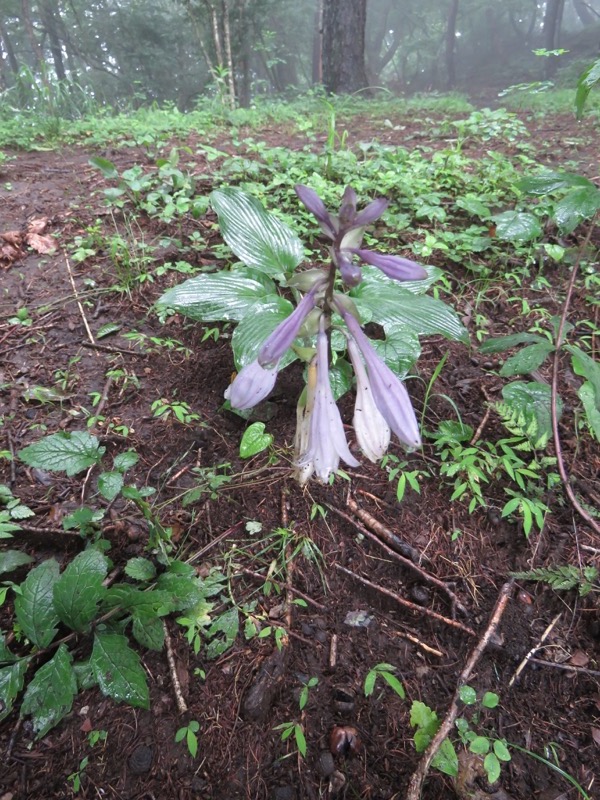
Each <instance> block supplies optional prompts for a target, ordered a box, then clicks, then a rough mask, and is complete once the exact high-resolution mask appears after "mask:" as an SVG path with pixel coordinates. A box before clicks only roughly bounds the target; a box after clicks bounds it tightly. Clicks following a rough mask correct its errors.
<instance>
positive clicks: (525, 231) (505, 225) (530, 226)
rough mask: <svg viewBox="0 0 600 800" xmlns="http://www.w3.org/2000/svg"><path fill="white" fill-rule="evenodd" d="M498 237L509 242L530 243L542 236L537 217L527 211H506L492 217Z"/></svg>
mask: <svg viewBox="0 0 600 800" xmlns="http://www.w3.org/2000/svg"><path fill="white" fill-rule="evenodd" d="M492 219H493V221H494V222H495V223H496V236H497V237H498V238H499V239H504V240H505V241H508V242H529V241H531V240H532V239H537V238H538V237H540V236H541V235H542V228H541V225H540V223H539V222H538V219H537V217H535V216H534V215H533V214H529V213H527V212H526V211H504V212H503V213H502V214H494V216H493V217H492Z"/></svg>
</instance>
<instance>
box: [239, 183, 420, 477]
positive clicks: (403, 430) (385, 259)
mask: <svg viewBox="0 0 600 800" xmlns="http://www.w3.org/2000/svg"><path fill="white" fill-rule="evenodd" d="M296 193H297V195H298V197H299V198H300V200H301V201H302V203H303V204H304V205H305V206H306V208H307V209H308V210H309V211H310V212H311V213H312V214H313V215H314V216H315V217H316V218H317V220H318V221H319V223H320V225H321V230H322V231H323V233H324V234H325V235H326V236H327V237H328V238H329V239H330V240H331V242H332V245H331V247H330V253H331V258H332V266H331V269H330V270H329V272H325V271H323V270H309V271H307V272H304V273H300V274H299V275H298V276H297V280H296V281H295V282H294V281H292V283H294V285H295V286H296V287H301V288H303V289H308V291H307V293H306V294H305V295H304V296H303V297H302V299H301V300H300V302H299V303H298V305H297V307H296V308H295V310H294V311H293V312H292V313H291V314H290V315H289V317H287V318H286V319H284V320H283V322H281V323H280V324H279V325H278V326H277V327H276V328H275V330H274V331H273V332H272V333H271V334H270V336H268V337H267V339H266V340H265V341H264V342H263V344H262V346H261V348H260V350H259V352H258V356H257V358H256V359H255V361H253V362H252V363H250V364H248V365H246V366H245V367H244V368H243V369H242V370H241V371H240V372H239V374H238V375H237V376H236V378H235V380H234V381H233V383H232V384H231V385H230V386H229V387H228V389H227V391H226V392H225V397H226V398H227V399H228V400H229V402H230V403H231V406H232V407H233V408H237V409H248V408H252V407H254V406H255V405H257V404H258V403H260V402H261V401H262V400H264V399H265V398H266V397H267V396H268V395H269V394H270V392H271V391H272V389H273V387H274V385H275V381H276V379H277V371H278V368H279V363H280V361H281V359H282V357H283V356H284V354H285V353H286V351H287V350H288V349H289V348H290V347H291V346H292V345H293V343H294V340H295V339H296V338H297V336H298V335H299V333H300V331H301V328H302V326H303V324H304V323H305V322H306V321H307V317H308V316H309V314H311V313H312V314H313V315H317V316H318V332H317V337H316V350H315V351H314V355H313V356H312V359H311V360H310V362H309V364H308V381H307V386H306V390H305V392H303V395H302V397H301V399H300V402H299V404H298V411H297V417H298V420H297V422H298V424H297V431H296V475H297V478H298V480H299V481H300V483H302V484H304V483H306V481H308V479H309V478H310V477H311V476H312V475H313V474H314V475H315V476H316V477H317V478H318V479H319V480H320V481H323V482H326V481H327V480H328V479H329V476H330V475H331V474H332V473H334V472H335V471H336V470H337V469H338V466H339V462H340V459H341V460H342V461H344V463H345V464H347V465H348V466H350V467H356V466H358V464H359V462H358V461H357V460H356V458H355V457H354V456H353V455H352V453H351V452H350V449H349V447H348V443H347V441H346V435H345V433H344V426H343V423H342V419H341V417H340V412H339V410H338V407H337V405H336V402H335V399H334V396H333V392H332V389H331V382H330V378H329V348H330V343H329V335H330V329H331V325H332V321H331V317H332V313H333V312H337V313H338V314H339V315H340V317H341V318H342V320H343V321H344V323H345V329H344V333H345V335H346V338H347V345H348V354H349V356H350V361H351V362H352V366H353V369H354V374H355V377H356V404H355V408H354V419H353V425H354V432H355V434H356V440H357V443H358V446H359V447H360V449H361V451H362V452H363V453H364V455H365V456H366V457H367V458H368V459H370V460H371V461H378V460H379V459H381V458H382V456H383V455H384V453H385V452H386V450H387V448H388V446H389V443H390V438H391V433H392V432H393V433H394V434H395V435H396V436H397V437H398V439H399V441H400V442H401V443H402V444H403V445H405V446H406V447H408V448H414V447H419V445H420V443H421V438H420V435H419V426H418V423H417V420H416V417H415V413H414V410H413V407H412V405H411V402H410V398H409V396H408V393H407V391H406V389H405V388H404V386H403V385H402V383H401V381H400V380H399V379H398V377H397V376H396V375H394V373H393V372H392V370H391V369H390V368H389V367H388V366H387V364H385V363H384V362H383V361H382V360H381V359H380V358H379V356H378V355H377V353H376V352H375V349H374V348H373V346H372V344H371V343H370V341H369V339H368V337H367V336H366V335H365V333H364V332H363V330H362V328H361V325H360V321H359V320H358V319H357V317H356V315H355V313H353V311H352V310H350V309H351V308H352V305H351V304H349V303H348V302H347V301H346V302H345V300H346V298H345V295H343V294H339V293H336V292H335V291H334V284H335V276H336V269H339V272H340V275H341V278H342V282H343V283H344V284H345V285H346V286H355V285H356V284H357V283H359V282H360V280H361V277H362V275H361V270H360V266H359V264H357V263H356V261H355V259H357V260H358V261H360V262H363V263H366V264H371V265H373V266H375V267H378V268H379V269H380V270H381V271H382V272H383V273H384V274H385V275H387V276H388V277H389V278H393V279H395V280H401V281H402V280H422V279H423V278H425V277H426V276H427V273H426V271H425V270H424V269H423V267H422V266H420V265H419V264H416V263H415V262H414V261H410V260H408V259H405V258H400V257H399V256H393V255H384V254H382V253H377V252H374V251H371V250H366V249H363V248H361V243H362V238H363V235H364V232H365V229H366V227H367V226H368V225H370V224H371V223H373V222H375V221H376V220H377V219H379V217H380V216H381V215H382V214H383V212H384V211H385V209H386V207H387V201H386V200H385V199H383V198H379V199H377V200H374V201H373V202H371V203H370V204H369V205H367V206H366V208H364V209H363V210H362V211H360V212H358V211H357V209H356V194H355V192H354V190H353V189H352V188H350V187H347V188H346V190H345V191H344V194H343V197H342V204H341V207H340V209H339V212H338V214H337V215H334V214H330V213H329V212H328V211H327V209H326V208H325V205H324V203H323V201H322V200H321V198H320V197H319V196H318V195H317V194H316V192H314V191H313V190H312V189H309V188H308V187H307V186H296Z"/></svg>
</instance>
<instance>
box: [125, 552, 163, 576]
mask: <svg viewBox="0 0 600 800" xmlns="http://www.w3.org/2000/svg"><path fill="white" fill-rule="evenodd" d="M125 574H126V575H129V577H130V578H133V579H134V581H151V580H152V579H153V578H154V577H155V575H156V567H155V566H154V564H153V563H152V561H150V560H149V559H147V558H141V557H136V558H130V559H129V561H128V562H127V564H125Z"/></svg>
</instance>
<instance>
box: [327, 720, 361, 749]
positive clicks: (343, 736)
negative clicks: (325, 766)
mask: <svg viewBox="0 0 600 800" xmlns="http://www.w3.org/2000/svg"><path fill="white" fill-rule="evenodd" d="M360 747H361V742H360V738H359V736H358V731H357V730H356V728H353V727H351V726H350V725H336V726H335V727H334V728H332V729H331V733H330V734H329V749H330V750H331V752H332V753H333V755H334V756H347V755H349V754H351V755H356V754H357V753H358V751H359V750H360Z"/></svg>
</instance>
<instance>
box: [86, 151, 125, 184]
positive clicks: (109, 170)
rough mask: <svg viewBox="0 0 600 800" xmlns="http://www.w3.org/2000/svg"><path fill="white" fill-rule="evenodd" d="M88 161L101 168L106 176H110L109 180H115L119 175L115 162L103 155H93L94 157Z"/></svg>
mask: <svg viewBox="0 0 600 800" xmlns="http://www.w3.org/2000/svg"><path fill="white" fill-rule="evenodd" d="M88 163H89V164H91V165H92V167H96V169H99V170H100V172H101V173H102V175H103V176H104V177H105V178H108V180H113V179H114V178H118V177H119V173H118V171H117V168H116V167H115V165H114V164H113V162H112V161H109V160H108V159H107V158H102V156H92V158H90V159H88Z"/></svg>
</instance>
